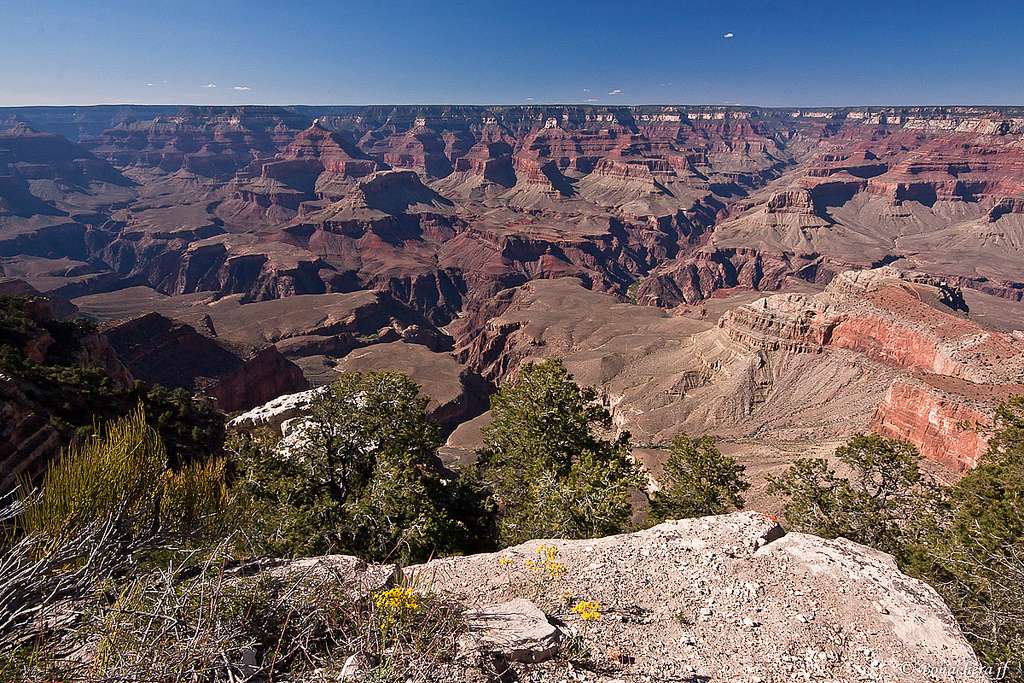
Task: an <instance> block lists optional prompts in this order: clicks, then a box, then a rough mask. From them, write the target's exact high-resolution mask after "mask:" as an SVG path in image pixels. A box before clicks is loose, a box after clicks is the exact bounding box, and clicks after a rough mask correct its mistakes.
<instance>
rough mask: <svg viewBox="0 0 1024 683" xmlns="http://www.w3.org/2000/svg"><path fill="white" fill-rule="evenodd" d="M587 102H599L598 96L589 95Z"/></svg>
mask: <svg viewBox="0 0 1024 683" xmlns="http://www.w3.org/2000/svg"><path fill="white" fill-rule="evenodd" d="M587 102H597V98H596V97H588V98H587Z"/></svg>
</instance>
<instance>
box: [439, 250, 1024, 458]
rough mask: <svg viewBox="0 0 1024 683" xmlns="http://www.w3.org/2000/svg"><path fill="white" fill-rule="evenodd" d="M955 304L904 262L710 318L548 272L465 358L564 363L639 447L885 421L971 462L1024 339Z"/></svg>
mask: <svg viewBox="0 0 1024 683" xmlns="http://www.w3.org/2000/svg"><path fill="white" fill-rule="evenodd" d="M957 301H959V299H958V296H957V294H956V292H955V290H951V289H950V288H949V287H948V286H947V285H945V284H943V283H942V282H940V281H936V280H931V279H928V278H923V277H921V276H918V275H914V274H907V273H903V272H902V271H898V270H896V269H893V268H891V267H890V268H882V269H878V270H873V271H859V272H848V273H844V274H842V275H840V276H839V277H837V278H836V279H835V280H833V282H832V283H831V284H830V285H829V286H828V287H827V288H826V289H825V290H824V291H821V292H820V293H817V294H811V293H807V294H804V293H793V294H780V295H775V296H770V297H767V298H756V299H755V300H753V301H750V302H749V303H741V302H736V303H734V304H732V305H731V306H729V308H728V310H727V311H726V312H725V313H724V315H722V316H721V317H720V318H719V319H718V320H717V321H714V322H712V321H711V320H702V319H700V316H696V319H694V317H692V316H690V315H683V316H677V317H670V316H668V315H666V314H665V313H662V312H660V311H658V310H657V309H647V310H646V311H645V309H644V308H638V307H635V306H630V305H628V304H621V303H620V304H615V303H613V302H612V301H609V300H607V299H602V297H601V296H600V295H598V294H594V293H590V292H585V291H583V290H582V289H581V288H580V287H579V286H578V285H577V284H575V283H573V282H571V281H569V280H563V281H557V282H537V283H532V284H530V285H527V286H523V287H521V288H518V289H516V290H510V291H509V292H507V293H505V296H503V297H502V298H501V299H499V300H497V301H496V303H495V305H496V309H495V310H492V311H489V312H487V313H483V314H481V316H482V317H483V318H484V319H485V320H486V322H483V323H481V325H482V331H481V332H479V333H477V334H473V333H469V334H467V335H466V336H465V337H459V339H460V340H462V342H463V343H462V344H461V345H460V347H459V348H458V349H457V353H458V355H459V357H460V358H461V359H462V360H463V361H464V362H466V363H467V364H469V365H471V366H474V367H480V368H483V371H484V374H485V376H487V377H489V378H491V379H492V380H494V381H501V380H502V379H504V378H505V377H507V376H508V375H509V374H511V373H513V372H514V371H515V370H516V368H517V367H518V366H519V364H520V363H522V362H524V361H526V360H529V359H531V358H542V357H562V358H564V359H565V360H566V362H567V363H568V365H569V368H570V369H571V370H572V371H573V372H574V373H575V374H576V376H577V378H578V379H579V380H580V381H582V382H584V383H587V384H592V385H596V386H599V387H600V388H601V389H602V391H603V392H604V395H605V400H606V401H607V403H608V405H609V406H610V408H611V410H612V413H613V415H614V417H615V420H616V424H617V425H618V426H619V427H620V428H623V429H628V430H629V431H630V432H631V433H632V434H633V435H634V437H635V438H636V440H638V441H639V442H640V443H645V442H653V443H660V442H663V441H667V440H668V439H669V438H671V436H672V435H673V434H675V433H678V432H680V431H687V432H690V433H695V432H696V433H705V432H710V433H714V434H717V435H719V436H722V437H727V438H733V439H739V440H742V441H747V442H759V443H764V442H775V443H780V442H782V443H785V442H805V443H806V442H810V443H822V442H827V441H830V440H833V439H836V438H842V437H844V436H847V435H849V434H851V433H854V432H857V431H863V430H867V429H869V428H875V429H877V430H878V431H880V432H881V433H883V434H886V435H890V436H896V437H900V438H906V439H909V440H910V441H912V442H914V443H915V445H917V446H918V447H919V448H920V449H921V450H922V453H923V454H924V455H925V456H926V457H928V458H932V459H934V460H936V461H938V462H941V463H943V464H945V465H947V466H950V467H952V468H953V469H963V468H966V467H969V466H971V465H973V464H974V463H975V462H976V461H977V458H978V455H979V454H980V452H981V451H982V450H983V449H984V439H983V437H978V436H977V435H976V434H975V433H974V431H973V429H972V427H971V425H984V424H985V423H986V422H987V420H988V419H989V417H990V415H991V413H992V410H993V409H994V405H995V403H997V402H998V401H999V400H1002V399H1005V397H1006V396H1009V395H1011V394H1014V393H1024V384H1021V377H1022V376H1024V347H1022V346H1021V343H1020V342H1021V338H1020V335H1019V334H1018V333H1013V334H1008V333H1002V332H998V331H994V330H990V329H986V328H984V327H982V326H980V325H979V324H977V323H975V322H974V321H972V320H970V319H969V318H967V317H966V316H965V315H964V314H963V313H962V312H959V311H957V310H955V308H952V307H951V306H956V305H958V304H957V303H956V302H957ZM465 325H466V329H469V330H472V329H475V328H476V326H477V323H476V322H474V321H472V320H471V319H467V320H466V323H465ZM453 329H455V328H453ZM901 387H914V392H910V393H907V392H906V391H904V390H902V389H901ZM915 393H916V394H917V395H918V396H919V397H920V396H921V395H926V396H928V397H929V400H928V401H927V402H925V403H924V404H922V403H920V402H918V400H917V399H916V398H913V396H914V394H915ZM923 405H931V406H933V407H934V406H942V407H941V408H936V409H935V410H927V409H923V408H922V406H923ZM940 415H942V416H943V417H941V418H940V417H939V416H940ZM964 423H968V424H964ZM462 446H463V447H464V448H465V447H469V446H471V445H470V444H462Z"/></svg>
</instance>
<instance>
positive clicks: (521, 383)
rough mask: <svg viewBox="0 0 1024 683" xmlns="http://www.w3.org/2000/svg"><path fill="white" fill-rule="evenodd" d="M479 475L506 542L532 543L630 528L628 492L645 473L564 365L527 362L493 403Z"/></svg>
mask: <svg viewBox="0 0 1024 683" xmlns="http://www.w3.org/2000/svg"><path fill="white" fill-rule="evenodd" d="M491 417H492V421H491V423H490V424H489V425H487V427H485V428H484V430H483V437H484V446H483V448H482V449H481V451H480V454H479V455H480V457H479V465H478V472H479V476H480V477H481V478H482V479H483V480H484V481H486V482H487V483H488V484H489V485H491V486H492V487H493V489H494V492H495V494H496V497H497V499H498V502H499V505H500V510H501V512H500V517H499V532H500V540H501V543H502V544H504V545H513V544H516V543H520V542H523V541H526V540H528V539H531V538H555V537H561V538H588V537H595V536H602V535H607V534H612V533H617V532H619V531H622V530H623V529H625V528H626V527H627V525H628V523H629V518H630V513H631V506H630V502H629V493H630V490H631V489H632V488H639V487H640V485H641V484H640V476H639V473H638V471H637V469H636V467H635V465H634V464H633V463H632V462H631V461H630V459H629V455H628V446H629V434H628V433H623V434H622V435H621V436H620V437H619V438H617V439H608V438H604V437H602V436H601V435H600V434H599V432H607V431H610V430H611V428H612V419H611V415H610V414H609V412H608V411H607V410H606V409H605V408H604V406H602V405H601V404H600V403H599V402H598V401H597V392H596V391H595V390H594V389H593V388H591V387H580V386H578V385H577V384H576V382H575V381H573V378H572V375H570V374H569V373H568V372H567V371H566V369H565V366H564V365H563V364H562V362H561V361H559V360H545V361H543V362H540V363H529V364H527V365H525V366H524V367H523V368H522V370H521V372H520V374H519V377H518V378H516V379H515V380H514V381H512V382H510V383H508V384H506V385H505V386H503V387H502V388H501V390H500V391H499V392H498V393H497V394H495V395H494V396H493V397H492V398H491Z"/></svg>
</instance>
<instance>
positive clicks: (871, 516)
mask: <svg viewBox="0 0 1024 683" xmlns="http://www.w3.org/2000/svg"><path fill="white" fill-rule="evenodd" d="M919 457H920V456H919V455H918V452H917V449H916V448H914V446H913V445H911V444H909V443H907V442H906V441H899V440H895V439H886V438H884V437H881V436H878V435H877V434H859V435H857V436H854V437H853V438H851V439H850V440H849V441H847V442H846V443H845V444H843V445H842V446H840V447H839V448H838V449H837V450H836V459H837V460H838V461H839V462H840V464H841V465H842V466H843V467H844V469H845V470H847V472H848V474H846V476H840V475H838V474H837V473H836V472H835V471H834V470H833V469H832V468H831V467H829V465H828V463H827V462H826V461H825V460H823V459H820V458H803V459H800V460H797V461H796V462H795V463H794V464H793V465H792V466H791V467H790V468H789V469H788V470H787V471H786V472H785V473H784V474H783V475H782V476H781V477H777V478H769V481H770V484H769V488H768V491H769V492H770V493H777V494H781V495H783V496H785V497H786V499H787V502H786V505H785V508H784V513H785V517H786V520H787V521H788V522H789V523H790V524H791V525H793V526H795V527H796V528H798V529H800V530H802V531H808V532H810V533H813V534H816V535H818V536H823V537H825V538H835V537H837V536H845V537H846V538H849V539H850V540H853V541H857V542H858V543H863V544H865V545H869V546H871V547H873V548H879V549H881V550H884V551H886V552H888V553H892V554H894V555H897V556H900V555H902V554H904V553H905V552H906V548H907V543H908V538H909V537H914V536H916V535H917V534H918V533H919V531H920V530H919V529H917V528H916V526H915V525H914V524H913V522H914V521H915V520H916V519H918V515H917V511H919V510H921V509H928V508H930V507H931V501H932V500H933V496H934V492H935V490H934V487H933V486H931V485H930V484H929V483H927V482H926V481H925V480H924V478H923V477H922V475H921V472H920V469H919V468H918V465H917V461H918V459H919Z"/></svg>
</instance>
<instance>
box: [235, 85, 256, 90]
mask: <svg viewBox="0 0 1024 683" xmlns="http://www.w3.org/2000/svg"><path fill="white" fill-rule="evenodd" d="M231 89H232V90H252V88H250V87H249V86H247V85H236V86H234V87H232V88H231Z"/></svg>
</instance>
